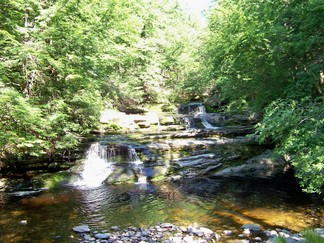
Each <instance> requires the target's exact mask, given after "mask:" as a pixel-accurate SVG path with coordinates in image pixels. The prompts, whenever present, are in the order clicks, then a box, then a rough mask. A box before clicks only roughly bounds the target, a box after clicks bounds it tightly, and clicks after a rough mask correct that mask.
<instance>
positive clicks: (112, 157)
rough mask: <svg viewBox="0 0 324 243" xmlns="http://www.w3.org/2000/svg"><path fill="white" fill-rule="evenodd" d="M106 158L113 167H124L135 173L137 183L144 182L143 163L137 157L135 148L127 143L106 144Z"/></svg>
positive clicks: (145, 178) (145, 179)
mask: <svg viewBox="0 0 324 243" xmlns="http://www.w3.org/2000/svg"><path fill="white" fill-rule="evenodd" d="M107 156H108V158H107V160H108V161H109V162H111V163H114V165H115V167H116V168H117V167H126V168H128V169H129V170H131V171H132V172H133V173H134V175H136V178H137V183H146V182H147V177H146V175H145V173H144V164H143V162H142V161H141V159H140V158H139V156H138V154H137V152H136V150H135V148H134V147H132V145H128V144H110V145H108V153H107Z"/></svg>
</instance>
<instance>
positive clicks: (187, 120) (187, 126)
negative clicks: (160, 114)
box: [183, 117, 196, 129]
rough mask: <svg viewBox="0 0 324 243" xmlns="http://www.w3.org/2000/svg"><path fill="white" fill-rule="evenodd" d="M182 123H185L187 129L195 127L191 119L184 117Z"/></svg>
mask: <svg viewBox="0 0 324 243" xmlns="http://www.w3.org/2000/svg"><path fill="white" fill-rule="evenodd" d="M183 121H184V122H185V124H186V128H187V129H190V128H194V127H195V126H196V123H195V120H194V118H193V117H184V118H183Z"/></svg>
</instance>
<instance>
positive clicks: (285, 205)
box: [0, 136, 324, 243]
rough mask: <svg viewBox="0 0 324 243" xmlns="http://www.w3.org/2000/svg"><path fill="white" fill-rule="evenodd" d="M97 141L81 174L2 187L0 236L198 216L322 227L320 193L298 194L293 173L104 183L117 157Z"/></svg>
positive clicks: (219, 226)
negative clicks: (16, 188) (22, 187)
mask: <svg viewBox="0 0 324 243" xmlns="http://www.w3.org/2000/svg"><path fill="white" fill-rule="evenodd" d="M109 139H114V142H116V141H115V140H118V141H119V140H122V139H124V138H123V137H119V136H117V137H112V138H109ZM107 141H108V142H109V141H110V140H107V139H106V140H105V141H104V142H105V144H107ZM229 146H232V145H229ZM101 148H102V147H100V145H99V143H94V144H93V145H91V146H90V149H89V150H88V152H87V154H86V155H87V157H86V158H85V160H84V167H83V169H84V171H83V172H82V175H83V180H74V181H71V180H69V178H70V177H71V173H70V172H64V173H61V174H62V175H64V176H63V177H64V178H66V180H63V183H58V186H56V187H55V189H50V190H45V191H39V192H38V193H36V194H32V195H23V194H19V193H18V194H17V193H3V192H0V242H42V243H43V242H77V237H78V236H77V235H76V234H74V233H73V231H72V228H73V227H75V226H77V225H83V224H87V225H89V226H90V228H91V229H92V230H98V231H100V230H106V229H109V228H110V227H112V226H119V227H121V228H127V227H128V226H135V227H144V228H145V227H149V226H152V225H156V224H157V223H159V222H162V223H173V224H175V225H177V226H189V225H193V224H194V223H196V224H198V225H199V226H204V227H208V228H210V229H212V230H214V231H216V232H219V233H221V232H222V231H223V230H232V231H233V232H234V235H236V236H237V235H238V234H239V233H240V227H241V226H242V225H243V224H247V223H254V224H259V225H260V226H261V227H262V228H263V229H268V228H270V229H275V228H277V227H278V228H285V229H288V230H291V231H300V230H302V229H305V228H309V227H324V222H323V219H324V204H323V198H319V197H315V196H312V195H308V194H304V193H303V192H302V191H301V189H300V188H299V186H298V184H297V183H296V181H295V179H294V177H293V176H292V175H286V176H282V177H278V178H273V179H255V178H254V179H252V178H250V179H248V178H239V177H232V178H216V177H208V178H200V179H181V180H179V181H176V182H166V181H159V182H152V181H149V180H146V178H144V179H143V178H142V179H140V180H138V182H137V183H131V184H126V185H106V184H101V182H102V180H104V178H106V176H107V174H109V173H111V172H112V171H113V170H114V164H111V163H110V162H109V160H114V159H116V158H115V157H113V156H114V155H115V152H114V151H110V150H107V146H105V150H102V149H101ZM243 148H245V147H243ZM212 149H213V150H215V148H212ZM241 150H242V149H241ZM130 151H131V152H132V153H130V154H129V156H128V159H129V158H132V161H130V163H129V164H130V165H131V166H132V167H134V168H135V169H136V171H139V172H141V171H142V169H143V163H142V162H141V161H140V160H139V158H138V157H137V156H135V155H134V153H133V152H134V151H133V150H130ZM216 152H217V153H219V151H216ZM225 155H226V154H224V156H225ZM234 155H235V153H234ZM227 156H229V157H233V156H232V154H229V155H227ZM107 157H108V158H110V159H107ZM111 158H113V159H111ZM107 163H108V164H107ZM91 170H92V171H91ZM93 172H94V173H95V174H92V173H93ZM139 178H140V177H139ZM79 179H80V178H79ZM98 180H99V181H98ZM85 182H86V183H85ZM98 182H99V183H98Z"/></svg>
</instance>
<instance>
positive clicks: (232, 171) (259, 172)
mask: <svg viewBox="0 0 324 243" xmlns="http://www.w3.org/2000/svg"><path fill="white" fill-rule="evenodd" d="M287 167H288V164H287V162H286V161H285V160H284V159H283V158H281V157H278V156H275V155H274V153H273V151H271V150H267V151H265V152H264V153H262V154H260V155H258V156H255V157H253V158H251V159H249V160H248V161H247V162H246V163H245V164H242V165H238V166H233V167H228V168H226V169H224V170H222V171H219V172H216V173H215V174H214V176H250V177H272V176H275V175H278V174H281V173H283V172H284V171H285V170H286V169H287Z"/></svg>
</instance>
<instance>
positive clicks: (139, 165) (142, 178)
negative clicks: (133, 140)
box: [128, 147, 147, 184]
mask: <svg viewBox="0 0 324 243" xmlns="http://www.w3.org/2000/svg"><path fill="white" fill-rule="evenodd" d="M128 155H129V158H130V161H131V162H130V163H132V164H134V166H135V169H136V171H137V176H138V179H137V182H136V183H138V184H145V183H147V177H146V175H145V174H144V171H143V162H142V161H141V159H140V158H139V157H138V155H137V153H136V150H135V149H134V148H132V147H129V148H128Z"/></svg>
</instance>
